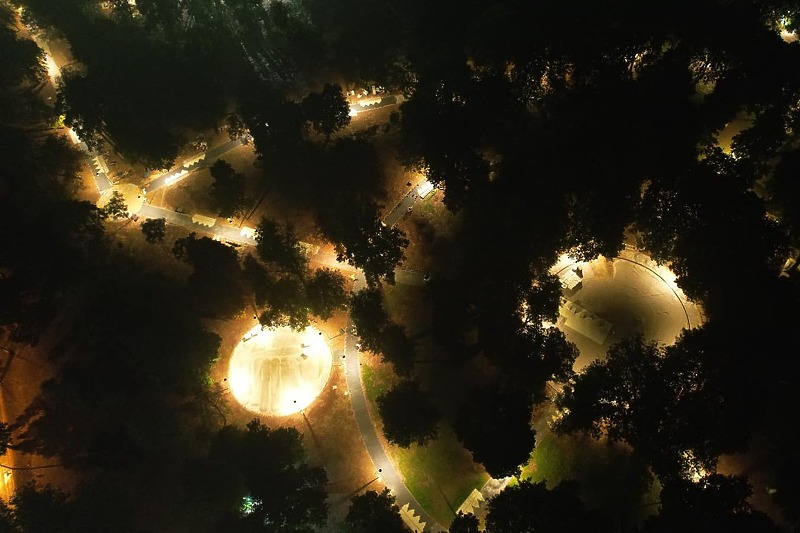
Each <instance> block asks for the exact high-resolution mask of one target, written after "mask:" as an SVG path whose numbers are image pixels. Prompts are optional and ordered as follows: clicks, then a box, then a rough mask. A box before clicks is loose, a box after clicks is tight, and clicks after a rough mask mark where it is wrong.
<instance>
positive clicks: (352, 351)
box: [345, 274, 445, 532]
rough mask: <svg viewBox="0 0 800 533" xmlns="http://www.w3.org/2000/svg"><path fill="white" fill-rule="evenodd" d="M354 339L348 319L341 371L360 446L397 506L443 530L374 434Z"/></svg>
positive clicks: (432, 528) (427, 527)
mask: <svg viewBox="0 0 800 533" xmlns="http://www.w3.org/2000/svg"><path fill="white" fill-rule="evenodd" d="M364 286H365V281H364V277H363V275H361V274H359V275H358V277H357V278H356V280H355V283H354V284H353V290H354V291H356V290H358V289H361V288H363V287H364ZM356 342H358V336H356V335H354V334H353V327H352V322H350V320H349V319H348V323H347V337H346V338H345V375H346V378H347V390H348V391H349V393H350V401H351V403H352V405H353V415H354V416H355V419H356V424H357V425H358V430H359V431H360V432H361V438H362V439H363V440H364V446H365V447H366V448H367V452H369V456H370V458H371V459H372V463H373V464H374V465H375V471H376V472H377V473H378V475H379V476H380V478H381V481H382V482H383V483H384V484H385V485H386V486H387V487H389V489H390V490H391V491H392V494H394V496H395V497H396V498H397V505H398V507H401V508H403V507H406V506H408V507H407V508H408V509H409V510H410V511H411V512H413V514H415V515H417V516H418V517H419V520H420V521H421V523H422V524H423V527H424V531H434V532H438V531H445V529H443V528H442V526H441V525H439V524H438V523H437V522H436V521H435V520H434V519H433V518H431V517H430V515H428V514H427V513H426V512H425V510H424V509H423V508H422V506H421V505H420V504H419V502H417V500H416V499H415V498H414V496H413V495H412V494H411V492H409V490H408V488H406V486H405V484H404V483H403V479H402V478H401V477H400V474H399V473H398V472H397V470H396V469H395V468H394V465H393V464H392V462H391V460H389V457H388V456H387V455H386V450H384V449H383V445H382V444H381V441H380V439H379V438H378V433H377V432H376V431H375V424H374V423H373V422H372V418H370V416H369V411H368V409H367V398H366V395H365V394H364V387H363V385H362V383H361V362H360V360H359V352H358V350H357V349H356V348H355V345H356ZM403 518H404V521H405V522H406V525H407V526H409V527H411V528H412V531H414V530H415V527H414V524H409V521H408V520H407V519H406V517H405V516H404V517H403ZM418 531H421V530H418Z"/></svg>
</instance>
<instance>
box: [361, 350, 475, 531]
mask: <svg viewBox="0 0 800 533" xmlns="http://www.w3.org/2000/svg"><path fill="white" fill-rule="evenodd" d="M364 359H365V363H364V364H363V365H362V366H361V379H362V381H363V383H364V392H365V393H366V395H367V400H368V401H369V403H370V408H371V409H370V411H371V413H372V414H373V420H376V419H377V408H376V406H375V399H376V398H377V397H378V395H380V394H381V393H382V392H384V391H386V390H388V389H389V388H391V387H392V385H393V384H394V383H395V382H397V381H398V377H397V376H396V375H395V373H394V372H393V371H392V369H391V367H390V366H389V365H387V364H384V363H381V362H380V361H379V360H378V358H377V357H374V358H372V362H371V364H368V363H367V361H368V360H369V358H368V357H365V358H364ZM378 425H380V424H378ZM379 432H380V430H379ZM384 444H385V441H384ZM386 453H387V454H388V455H389V456H390V457H391V458H392V461H393V462H394V464H395V466H396V467H397V469H398V471H399V472H400V475H402V476H403V479H404V480H405V484H406V487H408V490H409V491H411V494H413V495H414V497H415V498H416V499H417V501H418V502H419V503H420V505H422V507H423V508H424V509H425V511H427V512H428V513H429V514H430V515H431V516H432V517H433V518H434V519H436V520H437V521H438V522H439V523H440V524H442V525H445V526H446V525H448V524H449V523H450V521H451V520H452V519H453V516H454V510H455V509H458V507H459V506H461V504H462V503H463V501H464V500H465V499H466V497H467V496H468V495H469V494H470V492H472V489H480V488H481V487H482V486H483V484H484V483H486V480H487V479H489V477H488V475H487V474H486V472H485V471H484V469H483V467H482V466H481V465H478V464H475V463H474V462H473V461H472V456H471V455H470V453H469V452H468V451H467V450H465V449H464V447H462V446H461V444H459V442H458V440H456V437H455V435H454V434H453V432H452V430H451V429H450V427H449V425H448V424H447V423H442V424H441V425H440V427H439V437H438V438H437V439H436V440H435V441H433V442H431V443H429V444H428V445H427V446H412V447H411V448H409V449H407V450H406V449H403V448H400V447H398V446H392V445H388V446H386Z"/></svg>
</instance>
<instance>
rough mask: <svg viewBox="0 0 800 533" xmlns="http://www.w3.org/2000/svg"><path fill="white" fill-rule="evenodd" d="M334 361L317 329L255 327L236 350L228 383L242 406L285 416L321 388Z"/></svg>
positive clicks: (308, 401)
mask: <svg viewBox="0 0 800 533" xmlns="http://www.w3.org/2000/svg"><path fill="white" fill-rule="evenodd" d="M332 364H333V363H332V358H331V351H330V348H328V345H327V344H326V343H325V338H324V336H323V335H321V334H320V332H319V331H318V330H317V329H315V328H307V329H305V330H303V331H294V330H292V329H291V328H279V329H276V330H265V331H261V326H256V327H255V328H253V329H252V330H251V331H250V332H249V333H248V334H247V335H245V336H244V337H243V339H242V342H240V343H239V345H238V346H237V347H236V348H235V349H234V351H233V356H232V357H231V362H230V367H229V369H228V382H229V383H230V388H231V393H232V394H233V396H234V398H236V400H237V401H238V402H239V403H240V404H242V406H244V407H245V408H246V409H248V410H250V411H253V412H255V413H258V414H262V415H267V416H286V415H290V414H293V413H296V412H298V411H300V410H302V409H305V408H306V407H308V406H309V405H311V402H313V401H314V399H315V398H316V397H317V395H319V393H320V391H321V390H322V388H323V387H325V383H327V381H328V377H329V376H330V373H331V367H332Z"/></svg>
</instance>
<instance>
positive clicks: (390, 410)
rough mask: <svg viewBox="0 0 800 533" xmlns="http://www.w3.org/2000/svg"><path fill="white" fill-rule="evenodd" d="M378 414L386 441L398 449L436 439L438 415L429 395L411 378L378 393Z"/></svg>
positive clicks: (439, 416) (439, 415)
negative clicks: (398, 447)
mask: <svg viewBox="0 0 800 533" xmlns="http://www.w3.org/2000/svg"><path fill="white" fill-rule="evenodd" d="M376 402H377V404H378V413H380V415H381V420H382V421H383V434H384V435H385V436H386V440H388V441H389V442H391V443H392V444H396V445H398V446H400V447H402V448H409V447H411V445H412V444H417V445H420V446H422V445H425V444H426V443H427V442H429V441H431V440H433V439H435V438H436V435H437V434H438V432H439V420H440V418H441V414H440V413H439V410H438V409H437V408H436V405H434V403H433V401H432V398H431V395H430V393H428V392H425V391H423V390H422V389H420V388H419V385H418V384H417V383H416V382H415V381H412V380H404V381H401V382H400V383H398V384H397V385H395V386H394V387H392V388H391V389H390V390H388V391H387V392H385V393H383V394H381V395H380V396H378V398H377V400H376Z"/></svg>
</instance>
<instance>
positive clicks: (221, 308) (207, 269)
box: [172, 233, 245, 317]
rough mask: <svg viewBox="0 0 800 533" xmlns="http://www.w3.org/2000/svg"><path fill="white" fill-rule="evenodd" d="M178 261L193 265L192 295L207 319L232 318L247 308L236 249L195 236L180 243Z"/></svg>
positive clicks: (177, 244)
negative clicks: (208, 317) (181, 260)
mask: <svg viewBox="0 0 800 533" xmlns="http://www.w3.org/2000/svg"><path fill="white" fill-rule="evenodd" d="M172 253H173V255H175V257H177V258H179V259H183V260H184V261H185V262H187V263H189V264H190V265H192V269H193V270H192V275H191V276H190V278H189V293H190V294H191V295H192V298H193V300H194V303H195V305H196V306H197V310H198V311H199V312H200V313H201V314H204V315H205V316H212V317H214V316H233V315H235V314H236V313H238V312H239V311H240V310H241V309H242V308H243V307H244V301H245V300H244V296H245V293H244V278H243V275H242V269H241V266H240V265H239V255H238V253H237V252H236V250H235V249H233V248H231V247H230V246H227V245H225V244H223V243H221V242H219V241H215V240H213V239H211V238H209V237H202V238H200V239H198V238H197V237H196V234H195V233H190V234H189V235H188V236H187V237H184V238H182V239H178V240H176V241H175V244H174V245H173V248H172Z"/></svg>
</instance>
